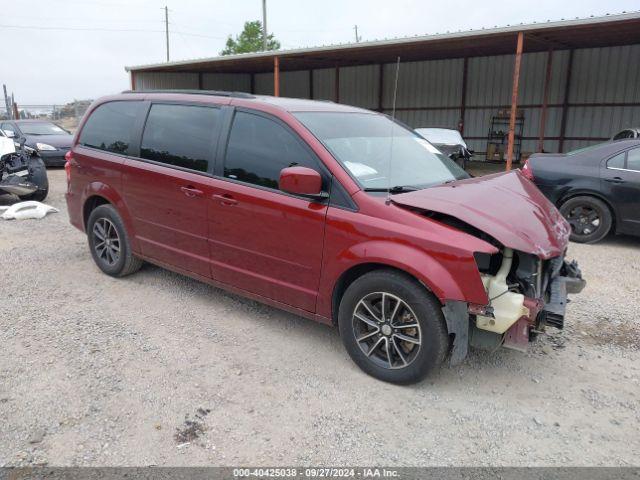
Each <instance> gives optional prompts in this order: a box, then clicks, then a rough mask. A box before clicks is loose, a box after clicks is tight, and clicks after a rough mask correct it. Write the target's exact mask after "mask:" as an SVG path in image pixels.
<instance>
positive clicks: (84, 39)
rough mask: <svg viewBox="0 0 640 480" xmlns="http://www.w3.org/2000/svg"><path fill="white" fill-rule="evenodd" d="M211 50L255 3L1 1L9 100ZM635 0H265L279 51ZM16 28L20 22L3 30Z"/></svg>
mask: <svg viewBox="0 0 640 480" xmlns="http://www.w3.org/2000/svg"><path fill="white" fill-rule="evenodd" d="M165 5H167V6H168V7H169V23H170V31H171V32H172V33H171V36H170V50H171V60H182V59H189V58H196V57H210V56H215V55H217V54H218V53H219V51H220V50H221V49H222V48H223V46H224V42H225V39H226V37H227V35H229V34H234V35H235V34H237V33H239V32H240V31H241V30H242V26H243V24H244V22H245V21H247V20H257V19H261V17H262V9H261V8H262V7H261V5H262V2H261V0H182V1H179V0H130V1H126V0H0V12H2V14H1V15H0V45H2V46H3V48H2V53H1V54H0V58H1V59H2V68H0V83H5V84H6V85H7V88H8V90H9V91H10V92H11V91H13V92H14V93H15V96H16V103H18V104H25V105H26V104H51V103H63V102H67V101H70V100H72V99H86V98H96V97H98V96H100V95H105V94H108V93H113V92H117V91H120V90H123V89H126V88H129V80H128V74H127V73H126V72H125V71H124V67H125V65H140V64H147V63H156V62H162V61H164V60H165V37H164V10H163V7H164V6H165ZM639 6H640V4H639V3H638V0H610V1H607V2H604V1H602V0H564V1H558V0H536V1H531V2H523V1H513V0H485V1H482V2H480V1H477V0H476V1H471V0H446V1H444V0H438V1H426V0H368V1H367V0H314V1H307V0H267V8H268V20H267V25H268V27H269V31H270V32H271V33H274V34H275V36H276V37H277V38H278V40H280V42H281V43H282V46H283V48H296V47H305V46H315V45H322V44H330V43H341V42H350V41H353V40H354V37H355V34H354V25H356V24H357V25H358V32H359V34H360V35H361V37H362V39H363V40H373V39H379V38H385V37H396V36H410V35H416V34H432V33H436V32H445V31H447V30H451V31H457V30H467V29H470V28H482V27H493V26H496V25H497V26H504V25H507V24H514V23H520V22H524V23H528V22H533V21H538V22H539V21H545V20H547V19H551V20H559V19H561V18H575V17H586V16H589V15H603V14H605V13H619V12H622V11H633V10H634V9H638V7H639ZM9 27H20V28H9Z"/></svg>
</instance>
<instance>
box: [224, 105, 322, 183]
mask: <svg viewBox="0 0 640 480" xmlns="http://www.w3.org/2000/svg"><path fill="white" fill-rule="evenodd" d="M294 165H299V166H302V167H309V168H315V169H317V165H316V161H315V159H314V158H313V157H312V155H311V154H310V153H309V152H308V151H307V150H306V149H305V148H304V147H303V146H302V145H301V144H300V141H299V140H298V139H297V138H295V136H294V135H293V133H291V132H290V131H289V130H287V129H286V128H284V127H283V126H282V125H280V124H278V123H277V122H275V121H273V120H270V119H268V118H265V117H262V116H260V115H254V114H251V113H246V112H237V113H236V115H235V118H234V120H233V126H232V128H231V133H230V134H229V143H228V144H227V155H226V158H225V162H224V176H225V177H227V178H233V179H236V180H241V181H243V182H247V183H253V184H255V185H261V186H263V187H269V188H275V189H277V188H278V181H279V179H280V170H282V169H283V168H286V167H290V166H294Z"/></svg>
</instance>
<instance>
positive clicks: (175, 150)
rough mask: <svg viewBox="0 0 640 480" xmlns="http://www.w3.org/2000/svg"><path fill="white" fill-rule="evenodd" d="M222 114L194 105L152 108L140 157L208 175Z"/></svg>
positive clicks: (157, 105) (212, 109)
mask: <svg viewBox="0 0 640 480" xmlns="http://www.w3.org/2000/svg"><path fill="white" fill-rule="evenodd" d="M219 116H220V110H219V109H217V108H212V107H204V106H202V107H201V106H193V105H159V104H156V105H152V106H151V110H150V111H149V116H148V117H147V123H146V125H145V128H144V134H143V135H142V144H141V145H140V156H141V157H142V158H145V159H147V160H154V161H156V162H161V163H166V164H168V165H173V166H176V167H182V168H188V169H190V170H197V171H199V172H206V171H207V169H208V166H209V161H210V159H211V158H212V152H213V147H214V144H215V141H216V139H217V134H218V126H219V121H220V120H219Z"/></svg>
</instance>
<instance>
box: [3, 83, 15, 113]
mask: <svg viewBox="0 0 640 480" xmlns="http://www.w3.org/2000/svg"><path fill="white" fill-rule="evenodd" d="M2 89H3V90H4V106H5V108H6V109H7V118H8V119H11V117H12V116H13V115H12V113H13V112H12V111H11V104H10V103H9V96H8V95H7V86H6V85H5V84H2Z"/></svg>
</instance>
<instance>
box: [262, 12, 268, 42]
mask: <svg viewBox="0 0 640 480" xmlns="http://www.w3.org/2000/svg"><path fill="white" fill-rule="evenodd" d="M262 50H264V51H265V52H266V51H267V0H262Z"/></svg>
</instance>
